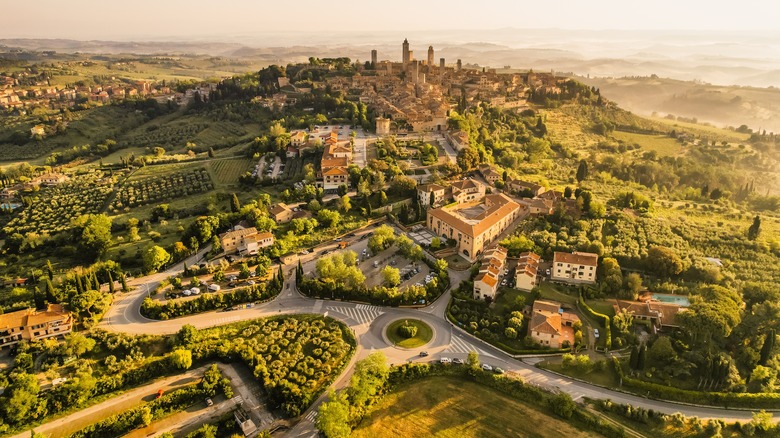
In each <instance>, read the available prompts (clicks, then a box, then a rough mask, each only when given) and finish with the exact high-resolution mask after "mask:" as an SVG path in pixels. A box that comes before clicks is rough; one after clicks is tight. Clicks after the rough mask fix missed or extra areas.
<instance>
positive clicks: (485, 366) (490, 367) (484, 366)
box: [482, 363, 493, 371]
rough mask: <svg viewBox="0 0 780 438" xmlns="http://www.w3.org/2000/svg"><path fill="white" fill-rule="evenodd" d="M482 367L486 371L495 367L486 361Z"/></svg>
mask: <svg viewBox="0 0 780 438" xmlns="http://www.w3.org/2000/svg"><path fill="white" fill-rule="evenodd" d="M482 369H483V370H485V371H493V367H492V366H490V365H488V364H486V363H483V364H482Z"/></svg>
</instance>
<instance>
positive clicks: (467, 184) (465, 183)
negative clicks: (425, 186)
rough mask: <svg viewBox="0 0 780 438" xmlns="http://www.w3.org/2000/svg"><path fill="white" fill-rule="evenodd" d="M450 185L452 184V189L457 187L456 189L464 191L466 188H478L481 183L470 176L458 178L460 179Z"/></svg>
mask: <svg viewBox="0 0 780 438" xmlns="http://www.w3.org/2000/svg"><path fill="white" fill-rule="evenodd" d="M450 185H451V186H452V188H453V190H454V189H457V190H460V191H466V190H469V189H479V188H481V187H482V184H481V183H479V182H477V181H474V180H473V179H471V178H469V179H464V180H460V181H455V182H453V183H452V184H450Z"/></svg>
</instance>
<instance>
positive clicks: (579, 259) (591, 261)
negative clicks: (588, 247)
mask: <svg viewBox="0 0 780 438" xmlns="http://www.w3.org/2000/svg"><path fill="white" fill-rule="evenodd" d="M553 263H569V264H572V265H584V266H597V265H598V264H599V256H598V255H597V254H593V253H590V252H578V251H574V252H573V253H568V252H556V253H555V255H554V256H553Z"/></svg>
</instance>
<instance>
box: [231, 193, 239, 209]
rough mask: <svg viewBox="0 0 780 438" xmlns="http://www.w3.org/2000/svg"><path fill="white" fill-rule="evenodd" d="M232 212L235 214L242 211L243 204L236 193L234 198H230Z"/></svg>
mask: <svg viewBox="0 0 780 438" xmlns="http://www.w3.org/2000/svg"><path fill="white" fill-rule="evenodd" d="M230 211H232V212H233V213H238V212H239V211H241V203H239V202H238V196H237V195H236V194H235V193H233V196H232V197H231V198H230Z"/></svg>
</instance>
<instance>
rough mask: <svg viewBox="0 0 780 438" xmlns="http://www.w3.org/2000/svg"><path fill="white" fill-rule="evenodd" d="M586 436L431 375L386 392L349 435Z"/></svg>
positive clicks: (486, 391) (491, 394) (490, 393)
mask: <svg viewBox="0 0 780 438" xmlns="http://www.w3.org/2000/svg"><path fill="white" fill-rule="evenodd" d="M376 436H399V437H407V438H408V437H429V436H438V437H458V438H460V437H508V436H523V437H550V436H566V437H570V438H571V437H590V436H593V434H592V433H590V432H583V431H579V430H577V429H576V428H574V427H573V426H571V425H569V424H568V423H566V422H565V421H562V420H559V419H557V418H555V417H552V416H549V415H547V414H545V413H543V412H540V411H539V410H537V409H536V408H534V407H532V406H531V405H528V404H526V403H522V402H520V401H517V400H515V399H512V398H510V397H507V396H505V395H503V394H501V393H499V392H497V391H495V390H493V389H490V388H487V387H484V386H481V385H479V384H476V383H473V382H469V381H466V380H461V379H458V378H453V377H431V378H428V379H425V380H421V381H417V382H415V383H412V384H406V385H403V386H401V387H399V388H398V390H397V391H395V392H393V393H391V394H389V395H387V396H386V397H385V398H384V400H383V401H382V402H381V403H379V405H378V406H376V408H375V409H374V412H373V413H372V414H371V415H370V416H368V417H366V418H365V419H364V420H363V421H362V422H361V423H360V425H358V427H357V428H356V429H355V431H354V432H353V434H352V437H356V438H360V437H376Z"/></svg>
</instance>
